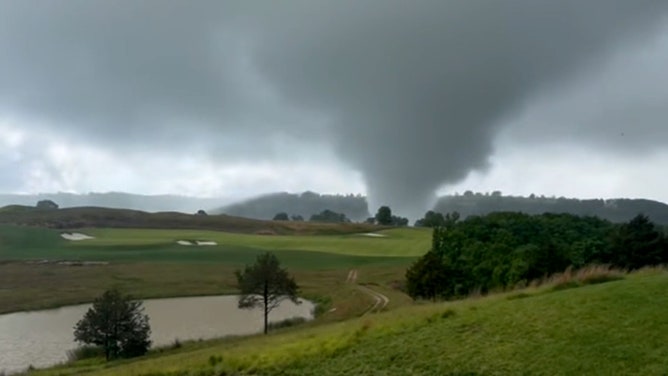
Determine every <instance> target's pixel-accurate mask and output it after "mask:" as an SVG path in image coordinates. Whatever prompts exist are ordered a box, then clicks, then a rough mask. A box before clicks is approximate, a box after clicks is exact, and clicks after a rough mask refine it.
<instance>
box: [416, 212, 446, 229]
mask: <svg viewBox="0 0 668 376" xmlns="http://www.w3.org/2000/svg"><path fill="white" fill-rule="evenodd" d="M442 226H445V217H444V216H443V214H441V213H437V212H435V211H433V210H429V211H428V212H426V213H425V215H424V217H423V218H420V219H418V220H417V221H415V227H432V228H433V227H442Z"/></svg>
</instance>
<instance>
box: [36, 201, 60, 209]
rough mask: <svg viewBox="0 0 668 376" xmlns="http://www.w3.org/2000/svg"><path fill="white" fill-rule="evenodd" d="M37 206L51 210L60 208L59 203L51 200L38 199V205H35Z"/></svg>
mask: <svg viewBox="0 0 668 376" xmlns="http://www.w3.org/2000/svg"><path fill="white" fill-rule="evenodd" d="M35 207H36V208H38V209H49V210H55V209H58V204H56V203H55V202H53V201H51V200H40V201H37V205H35Z"/></svg>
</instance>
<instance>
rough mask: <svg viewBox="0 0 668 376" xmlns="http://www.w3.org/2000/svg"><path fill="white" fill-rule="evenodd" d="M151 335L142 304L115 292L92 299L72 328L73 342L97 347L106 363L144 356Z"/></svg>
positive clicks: (111, 291)
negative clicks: (84, 312) (103, 355)
mask: <svg viewBox="0 0 668 376" xmlns="http://www.w3.org/2000/svg"><path fill="white" fill-rule="evenodd" d="M150 334H151V328H150V326H149V324H148V316H147V315H145V314H144V313H143V307H142V302H141V301H137V300H132V299H131V298H130V297H129V296H125V295H123V294H121V293H120V292H119V291H118V290H107V291H105V292H104V294H102V296H101V297H99V298H97V299H95V302H93V306H92V307H91V308H90V309H89V310H88V311H87V312H86V314H85V315H84V317H83V319H81V320H80V321H79V322H78V323H77V324H76V326H75V328H74V339H75V340H76V341H78V342H81V343H84V344H87V345H95V346H100V347H101V348H102V349H104V354H105V357H106V358H107V360H110V359H115V358H131V357H135V356H141V355H144V354H146V352H147V351H148V348H149V346H151V341H150V339H149V336H150Z"/></svg>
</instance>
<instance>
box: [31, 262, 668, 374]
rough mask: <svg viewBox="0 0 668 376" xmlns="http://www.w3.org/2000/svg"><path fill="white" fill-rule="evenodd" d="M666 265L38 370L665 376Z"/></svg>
mask: <svg viewBox="0 0 668 376" xmlns="http://www.w3.org/2000/svg"><path fill="white" fill-rule="evenodd" d="M667 289H668V273H666V272H665V271H653V272H646V273H639V274H634V275H630V276H627V277H626V278H625V279H624V280H620V281H615V282H608V283H603V284H597V285H588V286H585V287H580V288H573V289H566V290H559V291H554V290H553V289H541V290H534V291H528V292H526V293H525V294H524V295H523V298H521V299H519V298H512V299H511V298H510V297H514V296H516V294H514V295H508V294H502V295H495V296H490V297H486V298H480V299H469V300H465V301H460V302H451V303H441V304H428V305H421V306H414V307H405V308H402V309H398V310H395V311H392V312H388V313H383V314H379V315H372V316H365V317H362V318H359V319H356V320H351V321H347V322H343V323H337V324H329V325H322V326H316V327H305V328H302V329H297V330H292V331H287V332H282V333H280V332H279V333H276V334H273V335H269V336H266V337H263V336H256V337H250V338H240V339H229V340H218V341H212V342H205V343H196V344H192V345H187V346H184V347H182V348H180V349H178V350H170V351H166V352H163V353H160V352H155V353H153V354H152V355H149V356H147V357H145V358H142V359H138V360H126V361H119V362H115V363H109V364H105V363H103V362H101V361H98V360H93V361H84V362H81V363H77V364H74V365H68V366H64V367H60V368H56V369H51V370H46V371H40V372H37V374H41V375H72V374H96V375H119V374H123V375H154V376H157V375H233V374H239V375H244V374H257V375H407V374H410V375H488V374H489V375H581V374H601V375H632V374H641V375H665V374H666V372H668V347H667V346H665V341H666V338H668V315H666V312H667V309H668V294H666V293H665V292H666V291H667Z"/></svg>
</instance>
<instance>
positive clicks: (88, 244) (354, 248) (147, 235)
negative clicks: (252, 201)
mask: <svg viewBox="0 0 668 376" xmlns="http://www.w3.org/2000/svg"><path fill="white" fill-rule="evenodd" d="M80 232H82V233H85V234H87V235H91V236H94V237H95V239H90V240H84V241H79V242H72V243H71V244H70V246H72V247H78V248H93V247H123V248H127V249H132V248H133V247H139V248H145V247H172V246H175V245H177V244H176V243H177V242H178V241H179V240H185V241H191V242H192V241H198V240H199V241H214V242H216V243H217V244H218V246H220V247H226V248H235V247H238V248H255V249H262V250H270V251H283V250H291V251H311V252H325V253H334V254H344V255H352V256H377V257H416V256H420V255H422V254H424V253H425V252H426V251H427V250H428V249H429V247H430V242H431V231H430V229H415V228H402V229H390V230H383V231H379V232H377V234H378V235H381V236H367V235H366V234H347V235H255V234H253V235H251V234H236V233H227V232H217V231H200V230H145V229H111V228H110V229H83V230H80ZM178 246H179V247H183V248H197V249H201V248H207V247H211V248H215V247H216V246H194V245H193V246H183V245H178Z"/></svg>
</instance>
